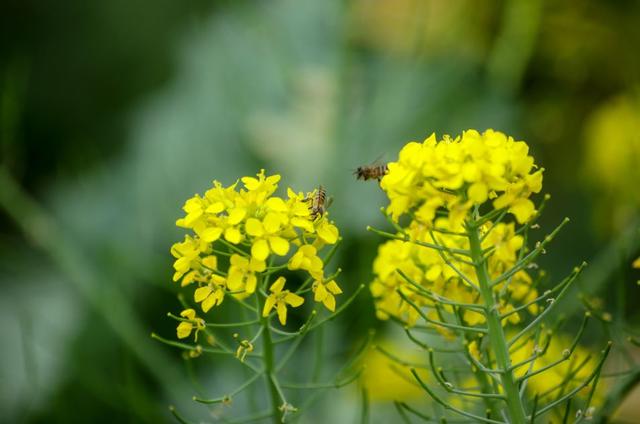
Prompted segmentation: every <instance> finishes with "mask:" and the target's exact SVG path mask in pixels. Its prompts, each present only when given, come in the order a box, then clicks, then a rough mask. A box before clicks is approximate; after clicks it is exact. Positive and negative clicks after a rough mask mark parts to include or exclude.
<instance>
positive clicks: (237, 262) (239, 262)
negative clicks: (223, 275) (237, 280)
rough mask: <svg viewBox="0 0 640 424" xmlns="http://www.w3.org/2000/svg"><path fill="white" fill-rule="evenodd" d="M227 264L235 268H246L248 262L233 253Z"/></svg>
mask: <svg viewBox="0 0 640 424" xmlns="http://www.w3.org/2000/svg"><path fill="white" fill-rule="evenodd" d="M229 262H230V263H231V265H233V266H237V267H240V268H246V267H247V265H249V260H248V259H247V258H245V257H244V256H241V255H238V254H235V253H234V254H233V255H231V259H230V260H229Z"/></svg>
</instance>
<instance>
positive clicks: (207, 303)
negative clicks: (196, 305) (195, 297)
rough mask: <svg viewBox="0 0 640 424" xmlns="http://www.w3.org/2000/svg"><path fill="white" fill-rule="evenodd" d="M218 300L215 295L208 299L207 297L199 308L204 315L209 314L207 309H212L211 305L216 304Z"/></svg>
mask: <svg viewBox="0 0 640 424" xmlns="http://www.w3.org/2000/svg"><path fill="white" fill-rule="evenodd" d="M217 300H218V297H217V296H215V295H210V296H209V297H207V298H206V299H205V300H204V302H202V303H201V304H200V306H201V307H202V310H203V311H204V312H205V313H206V312H209V309H211V308H212V307H213V305H215V304H216V301H217Z"/></svg>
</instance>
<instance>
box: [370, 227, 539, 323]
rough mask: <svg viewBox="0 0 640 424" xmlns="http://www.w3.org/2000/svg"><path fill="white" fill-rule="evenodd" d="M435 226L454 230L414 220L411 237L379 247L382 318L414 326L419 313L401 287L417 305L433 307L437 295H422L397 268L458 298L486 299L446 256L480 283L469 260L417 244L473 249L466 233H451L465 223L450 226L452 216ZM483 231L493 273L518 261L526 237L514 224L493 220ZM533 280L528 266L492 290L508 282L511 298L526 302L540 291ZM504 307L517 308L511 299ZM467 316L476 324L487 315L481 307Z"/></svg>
mask: <svg viewBox="0 0 640 424" xmlns="http://www.w3.org/2000/svg"><path fill="white" fill-rule="evenodd" d="M434 228H437V229H438V230H445V231H448V232H449V233H450V234H445V233H435V232H428V231H425V229H424V226H423V225H422V224H420V223H417V222H415V221H414V222H412V223H411V224H410V226H409V228H408V229H407V233H408V234H409V235H410V237H411V240H412V241H403V240H390V241H387V242H385V243H383V244H382V245H380V247H379V248H378V255H377V257H376V258H375V260H374V262H373V273H374V276H375V278H374V280H373V282H372V283H371V292H372V294H373V297H374V299H375V305H376V312H377V315H378V318H380V319H388V318H389V316H394V317H397V318H400V319H401V320H403V321H406V322H407V323H408V324H410V325H413V324H414V323H415V322H416V320H417V319H418V312H417V311H416V310H415V309H414V308H413V307H412V306H411V305H409V304H408V303H406V302H404V300H403V299H402V297H401V296H400V295H399V294H398V292H397V290H400V291H401V292H402V293H403V295H404V296H406V297H407V298H408V299H410V300H411V301H412V302H414V303H415V304H416V305H417V306H431V307H433V306H434V302H433V300H430V299H429V298H428V297H426V296H424V295H421V294H419V293H418V292H417V290H416V288H415V287H414V286H413V285H412V284H410V283H409V282H407V280H406V279H405V277H403V276H402V275H401V274H400V273H399V272H397V270H399V271H400V272H402V273H403V274H404V275H405V276H406V277H408V278H409V279H410V280H411V281H412V282H414V283H416V284H418V285H419V286H421V287H423V288H424V289H426V290H427V291H429V292H431V293H433V294H435V295H437V296H441V297H442V298H444V299H447V300H451V301H455V302H459V303H467V304H478V305H481V304H482V302H481V299H480V296H479V293H478V292H477V291H475V290H474V289H473V288H472V286H470V285H469V284H468V282H467V281H465V280H464V279H463V278H462V277H461V276H460V275H459V274H458V272H456V271H455V270H454V269H453V268H452V267H451V266H450V265H449V264H448V263H447V261H448V262H449V263H452V264H454V266H455V267H456V268H457V269H458V270H459V271H460V272H461V273H463V274H464V275H465V276H467V277H468V278H469V280H471V282H473V283H474V284H476V285H477V284H478V282H477V281H476V277H475V275H476V274H475V271H474V269H473V266H472V265H471V264H470V263H468V262H464V261H462V260H457V259H456V258H448V257H447V261H446V260H445V256H444V255H442V254H441V252H439V251H437V250H435V249H432V248H430V247H425V246H422V245H419V244H417V243H415V242H424V243H430V244H438V245H441V246H446V247H447V248H449V249H451V250H455V249H469V240H468V239H467V237H465V236H462V235H458V234H453V233H455V232H456V231H462V227H461V226H460V227H452V226H451V225H450V222H449V219H448V218H445V217H441V218H437V219H436V220H435V221H434ZM489 229H491V231H489ZM481 230H482V231H483V232H484V233H487V232H488V233H487V235H486V237H485V238H484V239H483V241H482V247H483V248H486V249H488V248H490V247H493V248H494V249H495V250H494V253H493V254H492V255H490V256H489V257H488V260H487V267H488V271H489V275H490V277H492V278H495V277H498V276H499V275H501V274H502V273H504V272H505V271H506V270H508V269H510V268H511V267H512V266H513V265H514V264H515V263H516V260H517V257H518V252H519V251H520V249H521V248H522V247H523V242H524V240H523V237H522V236H521V235H519V234H516V233H515V225H514V223H498V224H496V225H493V224H492V223H490V222H489V223H486V224H485V225H484V226H483V228H482V229H481ZM531 282H532V281H531V277H530V276H529V275H528V274H527V273H526V272H525V271H519V272H517V273H516V274H515V275H514V276H513V279H512V280H511V282H510V283H508V284H507V282H505V283H503V284H498V285H496V286H495V287H494V290H495V291H496V292H498V291H501V290H503V289H504V288H505V285H506V290H507V292H508V293H509V298H510V299H511V300H512V301H515V302H520V303H526V302H528V301H530V300H532V299H535V298H536V297H537V295H538V293H537V291H536V289H535V288H534V287H532V284H531ZM442 307H443V310H445V311H449V312H451V311H452V309H451V308H450V306H448V305H442ZM502 308H503V309H502V311H501V312H505V313H506V312H509V311H510V310H511V309H512V308H513V307H512V306H511V304H510V303H509V304H504V305H503V306H502ZM529 311H530V312H531V313H536V312H537V307H536V306H535V305H531V307H530V308H529ZM427 316H428V317H430V318H432V319H434V320H438V311H437V310H436V309H434V308H430V309H429V312H428V313H427ZM463 320H464V321H465V323H466V324H468V325H477V324H481V323H484V321H485V317H484V315H483V314H481V313H479V312H476V311H474V310H471V309H465V312H464V314H463ZM519 321H520V317H519V315H518V314H517V313H515V314H512V315H510V316H509V317H508V322H509V323H512V324H517V323H518V322H519ZM505 324H506V322H505ZM445 333H446V332H445Z"/></svg>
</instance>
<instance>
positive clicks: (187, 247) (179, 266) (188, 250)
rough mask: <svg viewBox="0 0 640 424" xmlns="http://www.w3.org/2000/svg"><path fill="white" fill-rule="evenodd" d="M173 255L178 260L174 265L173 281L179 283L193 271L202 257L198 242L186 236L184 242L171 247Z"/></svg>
mask: <svg viewBox="0 0 640 424" xmlns="http://www.w3.org/2000/svg"><path fill="white" fill-rule="evenodd" d="M171 254H172V255H173V256H174V257H175V258H176V261H175V262H174V263H173V269H174V270H175V273H174V274H173V281H178V280H179V279H180V278H182V276H183V275H185V274H186V273H187V272H189V270H190V269H192V267H193V265H194V262H197V261H198V259H199V255H200V249H199V244H198V242H197V241H196V240H195V239H193V238H192V237H190V236H185V238H184V241H183V242H180V243H175V244H174V245H173V246H171Z"/></svg>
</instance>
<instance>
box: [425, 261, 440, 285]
mask: <svg viewBox="0 0 640 424" xmlns="http://www.w3.org/2000/svg"><path fill="white" fill-rule="evenodd" d="M440 272H441V268H440V265H433V266H431V267H429V269H428V270H427V273H426V274H425V278H426V279H427V280H429V281H436V280H437V279H438V277H439V276H440Z"/></svg>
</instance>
